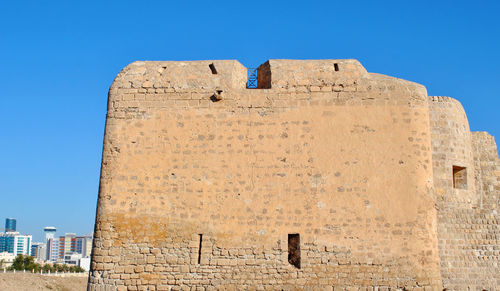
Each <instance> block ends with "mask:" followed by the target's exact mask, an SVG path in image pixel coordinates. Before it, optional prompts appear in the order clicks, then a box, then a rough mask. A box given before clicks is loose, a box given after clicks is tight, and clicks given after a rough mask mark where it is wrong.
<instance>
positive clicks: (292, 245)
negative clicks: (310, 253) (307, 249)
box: [288, 233, 300, 269]
mask: <svg viewBox="0 0 500 291" xmlns="http://www.w3.org/2000/svg"><path fill="white" fill-rule="evenodd" d="M288 262H289V263H290V264H291V265H293V266H295V267H296V268H297V269H300V234H298V233H290V234H288Z"/></svg>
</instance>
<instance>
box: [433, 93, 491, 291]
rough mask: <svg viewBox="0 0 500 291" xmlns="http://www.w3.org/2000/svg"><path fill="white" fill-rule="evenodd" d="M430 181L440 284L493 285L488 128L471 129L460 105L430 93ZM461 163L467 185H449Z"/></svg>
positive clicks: (453, 287)
mask: <svg viewBox="0 0 500 291" xmlns="http://www.w3.org/2000/svg"><path fill="white" fill-rule="evenodd" d="M430 100H431V102H430V103H429V104H430V108H431V110H430V120H431V134H432V135H431V136H432V138H431V140H432V150H433V165H434V186H435V189H434V190H435V195H436V207H437V210H438V211H437V214H438V237H439V252H440V258H441V274H442V279H443V287H445V288H447V289H448V290H483V289H484V290H496V288H497V286H499V285H500V268H499V261H500V256H499V249H500V248H499V245H500V243H499V242H500V241H499V239H500V227H499V224H498V221H499V218H500V217H499V215H498V209H499V208H498V206H499V205H498V203H499V199H498V198H499V197H498V191H499V187H500V184H499V176H500V172H499V169H500V168H499V165H500V164H499V159H498V154H497V149H496V145H495V142H494V140H493V138H492V137H491V136H489V135H488V134H487V133H471V132H470V130H469V124H468V121H467V116H466V115H465V112H464V109H463V107H462V105H461V104H460V103H459V102H458V101H456V100H455V99H452V98H449V97H441V96H439V97H436V96H434V97H430ZM453 166H459V167H465V168H466V171H467V189H458V188H454V186H453Z"/></svg>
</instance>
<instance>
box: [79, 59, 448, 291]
mask: <svg viewBox="0 0 500 291" xmlns="http://www.w3.org/2000/svg"><path fill="white" fill-rule="evenodd" d="M211 63H213V64H214V66H215V68H216V69H217V74H216V75H214V74H212V72H211V70H210V69H209V64H211ZM335 63H337V64H338V66H339V71H335V70H334V64H335ZM267 66H268V67H269V70H268V73H267V74H270V76H269V75H268V76H261V77H260V78H262V77H265V79H266V80H267V82H269V83H270V84H271V88H270V89H245V82H246V69H245V68H244V67H243V66H242V65H241V64H239V63H238V62H236V61H213V62H212V61H200V62H136V63H133V64H131V65H129V66H128V67H127V68H125V69H124V70H123V71H122V72H121V73H120V74H119V75H118V77H117V79H116V80H115V82H114V83H113V86H112V87H111V89H110V94H109V105H108V117H107V121H106V134H105V140H104V152H103V165H102V173H101V184H100V193H99V203H98V212H97V219H96V232H95V241H94V249H93V257H92V270H91V276H90V283H89V290H113V289H117V290H143V289H144V290H145V289H146V288H150V289H151V290H155V289H156V290H181V289H182V290H187V289H186V288H189V286H199V287H200V288H201V289H199V290H218V289H232V290H235V289H259V290H264V289H263V288H265V289H285V290H295V289H307V290H310V289H311V288H313V287H315V288H316V287H317V288H321V289H320V290H333V288H336V289H335V290H337V289H339V290H343V289H344V288H350V289H349V290H358V288H359V290H388V288H394V289H397V288H399V289H402V288H406V289H407V290H412V289H414V290H424V289H425V290H438V289H440V288H441V278H440V277H441V275H440V261H439V256H438V241H437V234H436V228H437V221H436V210H435V207H434V203H435V201H434V199H435V198H434V194H433V192H432V191H433V183H432V179H433V165H432V153H431V140H430V138H431V132H430V124H429V105H428V100H427V99H428V98H427V93H426V90H425V88H424V87H423V86H421V85H418V84H415V83H411V82H407V81H404V80H399V79H395V78H391V77H387V76H383V75H378V74H370V73H367V72H366V70H365V69H364V68H363V67H362V66H361V65H360V64H359V63H358V62H357V61H354V60H323V61H288V60H271V61H269V62H268V63H267ZM214 96H216V97H217V98H220V99H221V101H218V102H213V101H211V98H212V99H213V97H214ZM290 233H299V234H300V237H301V245H300V247H301V268H300V269H298V268H296V267H294V266H292V265H290V264H289V262H288V259H287V256H288V246H287V236H288V234H290ZM199 234H203V240H202V246H201V249H200V236H199ZM200 253H201V258H200V263H198V258H199V256H200ZM106 288H108V289H106ZM141 288H142V289H141ZM197 290H198V289H197Z"/></svg>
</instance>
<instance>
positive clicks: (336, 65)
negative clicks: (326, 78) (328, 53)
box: [333, 63, 339, 72]
mask: <svg viewBox="0 0 500 291" xmlns="http://www.w3.org/2000/svg"><path fill="white" fill-rule="evenodd" d="M333 67H334V68H335V71H336V72H338V70H339V64H337V63H335V64H333Z"/></svg>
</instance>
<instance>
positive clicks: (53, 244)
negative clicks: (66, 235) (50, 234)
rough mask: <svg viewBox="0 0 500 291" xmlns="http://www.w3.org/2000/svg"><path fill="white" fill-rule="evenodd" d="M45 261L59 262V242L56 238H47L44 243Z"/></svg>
mask: <svg viewBox="0 0 500 291" xmlns="http://www.w3.org/2000/svg"><path fill="white" fill-rule="evenodd" d="M46 251H47V252H46V256H45V257H46V260H47V261H51V262H57V261H58V260H59V240H58V239H56V238H49V239H48V240H47V243H46Z"/></svg>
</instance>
